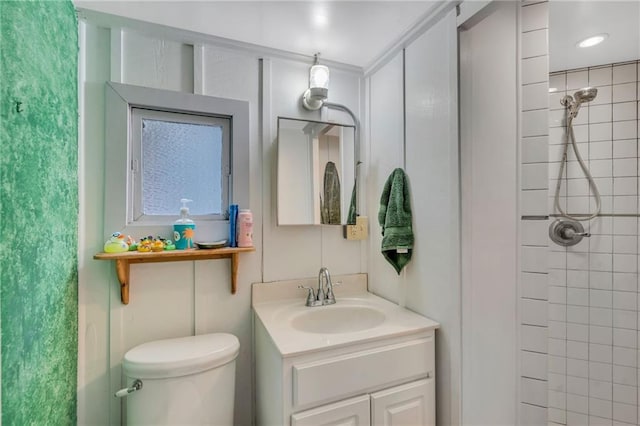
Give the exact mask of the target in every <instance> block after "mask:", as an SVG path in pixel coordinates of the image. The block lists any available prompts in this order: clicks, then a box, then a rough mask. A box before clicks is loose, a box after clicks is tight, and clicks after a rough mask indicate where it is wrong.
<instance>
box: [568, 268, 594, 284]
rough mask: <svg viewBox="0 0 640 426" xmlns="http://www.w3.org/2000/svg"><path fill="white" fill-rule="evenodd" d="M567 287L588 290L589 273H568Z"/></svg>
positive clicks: (570, 271) (569, 271)
mask: <svg viewBox="0 0 640 426" xmlns="http://www.w3.org/2000/svg"><path fill="white" fill-rule="evenodd" d="M567 287H578V288H588V287H589V271H572V270H568V271H567Z"/></svg>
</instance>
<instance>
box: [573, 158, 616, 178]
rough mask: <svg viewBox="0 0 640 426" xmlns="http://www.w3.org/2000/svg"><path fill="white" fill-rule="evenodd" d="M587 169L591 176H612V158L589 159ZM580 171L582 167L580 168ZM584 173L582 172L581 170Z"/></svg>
mask: <svg viewBox="0 0 640 426" xmlns="http://www.w3.org/2000/svg"><path fill="white" fill-rule="evenodd" d="M589 171H590V172H591V176H593V177H594V178H595V177H598V178H607V177H611V176H613V160H591V161H589ZM580 172H582V169H580ZM582 173H583V175H584V172H582Z"/></svg>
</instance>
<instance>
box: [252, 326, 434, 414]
mask: <svg viewBox="0 0 640 426" xmlns="http://www.w3.org/2000/svg"><path fill="white" fill-rule="evenodd" d="M255 331H256V385H257V386H256V391H257V392H256V405H257V407H256V408H257V424H258V426H271V425H291V426H300V425H314V426H318V425H325V424H326V425H359V426H364V425H389V426H399V425H406V426H415V425H433V424H435V361H434V330H430V331H427V332H419V333H415V334H410V335H405V336H400V337H390V338H388V339H382V340H377V341H372V342H362V343H357V344H353V345H348V346H343V347H340V348H331V349H326V350H321V351H314V352H310V353H304V354H300V355H294V356H290V357H284V356H282V355H281V353H280V352H279V351H278V350H277V348H276V346H275V344H274V343H273V341H272V340H271V338H270V336H269V334H268V333H267V331H266V329H265V327H264V325H263V324H262V323H261V322H260V320H259V319H258V318H256V321H255ZM319 338H320V336H319Z"/></svg>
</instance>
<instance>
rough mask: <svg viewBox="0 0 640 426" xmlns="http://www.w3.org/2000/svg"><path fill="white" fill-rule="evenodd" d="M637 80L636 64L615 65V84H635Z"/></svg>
mask: <svg viewBox="0 0 640 426" xmlns="http://www.w3.org/2000/svg"><path fill="white" fill-rule="evenodd" d="M636 78H637V74H636V64H635V62H634V63H632V64H626V65H614V67H613V84H620V83H631V82H635V81H636Z"/></svg>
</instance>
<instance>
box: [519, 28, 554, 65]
mask: <svg viewBox="0 0 640 426" xmlns="http://www.w3.org/2000/svg"><path fill="white" fill-rule="evenodd" d="M547 33H548V30H546V29H544V30H537V31H530V32H527V33H524V34H522V38H521V42H522V59H526V58H531V57H534V56H542V55H546V54H547V49H548V47H547V46H548V37H547Z"/></svg>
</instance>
